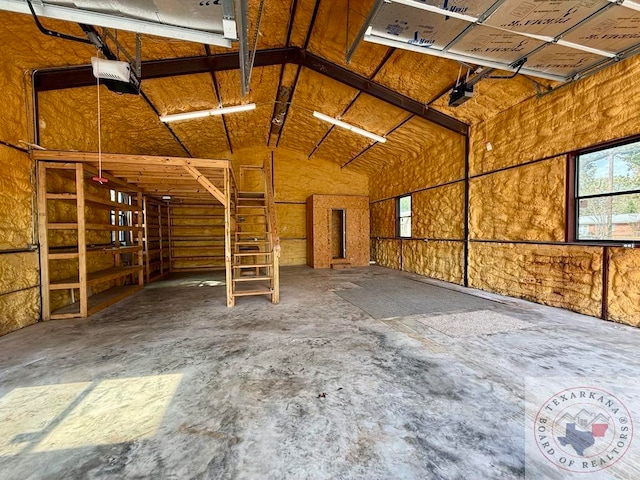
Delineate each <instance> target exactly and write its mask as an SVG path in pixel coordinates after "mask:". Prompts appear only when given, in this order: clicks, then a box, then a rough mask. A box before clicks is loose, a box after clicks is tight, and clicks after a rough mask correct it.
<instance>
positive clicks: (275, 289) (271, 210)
mask: <svg viewBox="0 0 640 480" xmlns="http://www.w3.org/2000/svg"><path fill="white" fill-rule="evenodd" d="M262 171H263V172H264V184H265V185H264V199H265V206H266V211H267V212H266V213H267V215H266V220H267V232H269V233H270V236H271V249H272V251H273V254H272V255H271V264H272V268H271V270H272V272H271V273H272V279H271V303H274V304H277V303H279V302H280V237H279V236H278V226H277V223H276V204H275V193H274V191H273V170H272V164H271V157H270V156H269V157H267V158H266V159H265V160H264V163H263V166H262Z"/></svg>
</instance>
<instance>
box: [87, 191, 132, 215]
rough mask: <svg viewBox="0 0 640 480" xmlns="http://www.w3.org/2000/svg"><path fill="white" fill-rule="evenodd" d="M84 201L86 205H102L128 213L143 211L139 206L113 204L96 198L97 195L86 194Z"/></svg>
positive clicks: (104, 199)
mask: <svg viewBox="0 0 640 480" xmlns="http://www.w3.org/2000/svg"><path fill="white" fill-rule="evenodd" d="M84 201H85V202H86V203H92V204H94V205H102V206H105V207H110V209H111V210H122V211H126V212H137V211H140V210H142V208H141V207H139V206H138V205H127V204H125V203H118V202H112V201H111V200H107V199H106V198H100V197H96V196H95V195H90V194H85V196H84Z"/></svg>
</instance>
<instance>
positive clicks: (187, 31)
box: [0, 0, 231, 48]
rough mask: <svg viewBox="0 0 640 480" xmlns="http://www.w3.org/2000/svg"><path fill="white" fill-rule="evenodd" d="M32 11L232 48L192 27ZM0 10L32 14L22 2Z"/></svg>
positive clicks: (55, 8) (2, 3) (52, 9)
mask: <svg viewBox="0 0 640 480" xmlns="http://www.w3.org/2000/svg"><path fill="white" fill-rule="evenodd" d="M33 9H34V10H35V12H36V14H37V15H38V16H39V17H45V18H54V19H56V20H66V21H68V22H75V23H86V24H88V25H96V26H98V27H105V28H115V29H117V30H127V31H129V32H137V33H144V34H147V35H157V36H159V37H165V38H175V39H177V40H185V41H188V42H194V43H205V44H208V45H218V46H220V47H227V48H229V47H231V40H229V39H227V38H224V37H223V36H222V35H220V34H219V33H213V32H207V31H204V30H196V29H193V28H185V27H178V26H175V25H166V24H162V23H155V22H150V21H147V20H140V19H137V18H127V17H123V16H120V15H111V14H107V13H101V12H93V11H89V10H84V9H80V8H71V7H63V6H59V5H52V4H42V3H40V2H33ZM0 10H6V11H9V12H16V13H26V14H27V15H31V11H30V10H29V5H28V4H27V2H25V1H24V0H0Z"/></svg>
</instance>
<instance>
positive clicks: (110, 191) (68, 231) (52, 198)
mask: <svg viewBox="0 0 640 480" xmlns="http://www.w3.org/2000/svg"><path fill="white" fill-rule="evenodd" d="M96 174H97V172H96V171H95V169H94V168H93V167H91V166H89V165H86V164H82V163H62V162H46V161H40V162H38V231H39V239H40V261H41V272H42V285H41V291H42V318H43V319H44V320H49V319H63V318H78V317H80V318H82V317H87V316H89V315H91V314H93V313H96V312H97V311H99V310H101V309H103V308H105V307H107V306H109V305H112V304H113V303H115V302H117V301H119V300H121V299H123V298H125V297H126V296H128V295H131V294H132V293H134V292H136V291H138V290H139V289H141V288H142V286H143V285H144V276H143V267H144V262H143V258H144V257H143V235H144V227H143V221H142V220H143V217H142V215H143V209H142V193H140V191H138V190H137V189H136V188H135V187H133V186H131V185H128V184H126V183H125V182H122V181H120V180H118V179H116V178H113V177H110V178H109V182H108V183H107V184H105V185H102V186H101V185H100V184H98V183H95V182H91V177H93V176H94V175H96ZM53 176H55V177H56V178H51V177H53ZM89 182H91V183H89ZM49 183H51V184H56V189H58V190H59V189H62V188H64V189H65V190H67V191H57V192H50V191H48V188H49V187H48V185H49ZM68 190H72V191H68ZM103 192H104V193H103ZM102 195H104V196H102ZM60 202H63V203H64V204H65V205H60ZM97 210H103V211H104V213H103V214H102V215H97V217H99V218H101V219H102V218H108V219H109V220H110V221H108V222H105V223H98V222H96V221H95V218H93V217H95V215H93V216H92V219H91V220H92V221H87V212H90V213H94V212H96V211H97ZM59 212H63V213H59ZM107 212H108V213H107ZM61 216H62V217H65V218H64V220H60V218H59V217H61ZM69 216H74V217H75V219H74V220H73V221H69ZM90 232H102V233H101V234H99V236H100V238H101V239H103V240H105V241H106V242H105V243H106V245H105V243H102V244H101V245H92V244H88V242H87V236H88V235H90V234H91V233H90ZM51 234H53V235H54V238H56V237H55V235H64V237H63V238H64V241H63V243H65V244H64V245H52V246H51V247H50V245H49V237H50V235H51ZM93 235H95V233H94V234H93ZM107 237H109V238H107ZM69 242H73V243H74V245H68V244H66V243H69ZM56 243H59V241H58V242H56ZM95 254H102V255H103V260H102V262H98V261H95V262H94V261H93V260H92V259H93V257H92V256H93V255H95ZM104 256H110V258H111V260H110V261H109V262H108V263H109V264H110V266H108V267H107V268H96V269H94V267H96V265H97V266H100V265H101V264H102V263H104ZM53 262H62V264H60V263H56V265H52V263H53ZM62 271H65V272H68V271H75V273H74V274H73V275H71V276H68V277H62V278H59V277H60V275H59V274H58V272H62ZM52 278H53V279H52ZM58 291H67V292H69V297H70V301H68V302H63V303H65V305H63V306H61V307H59V308H57V309H56V310H55V311H52V310H51V308H52V302H51V294H52V292H58ZM76 297H77V298H76Z"/></svg>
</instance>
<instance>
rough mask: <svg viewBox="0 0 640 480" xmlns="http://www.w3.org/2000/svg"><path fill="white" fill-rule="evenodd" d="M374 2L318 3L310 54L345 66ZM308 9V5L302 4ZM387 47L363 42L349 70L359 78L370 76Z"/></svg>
mask: <svg viewBox="0 0 640 480" xmlns="http://www.w3.org/2000/svg"><path fill="white" fill-rule="evenodd" d="M373 3H374V2H373V0H350V1H348V2H319V7H318V13H317V16H316V19H315V22H314V25H313V30H312V36H311V39H310V42H309V45H308V48H309V51H311V52H313V53H315V54H317V55H319V56H321V57H323V58H326V59H327V60H329V61H331V62H333V63H335V64H338V65H340V66H342V67H346V66H347V65H346V61H345V52H346V51H347V50H348V48H349V47H350V46H351V43H352V42H353V40H354V39H355V37H356V35H357V34H358V31H359V30H360V26H361V25H362V22H363V19H364V18H366V16H367V15H368V13H369V11H370V10H371V8H372V7H373ZM302 5H304V6H305V7H306V6H307V5H309V4H308V3H306V2H303V3H302ZM387 50H388V48H387V47H384V46H381V45H376V44H373V43H369V42H364V41H363V42H361V43H360V46H359V47H358V49H357V50H356V53H355V55H354V56H353V58H352V59H351V62H350V63H349V68H350V69H351V70H353V71H355V72H357V73H359V74H360V75H363V76H365V77H370V76H371V75H372V74H373V73H374V71H375V69H376V67H377V66H378V65H379V64H380V62H381V61H382V59H383V58H384V56H385V54H386V53H387Z"/></svg>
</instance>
